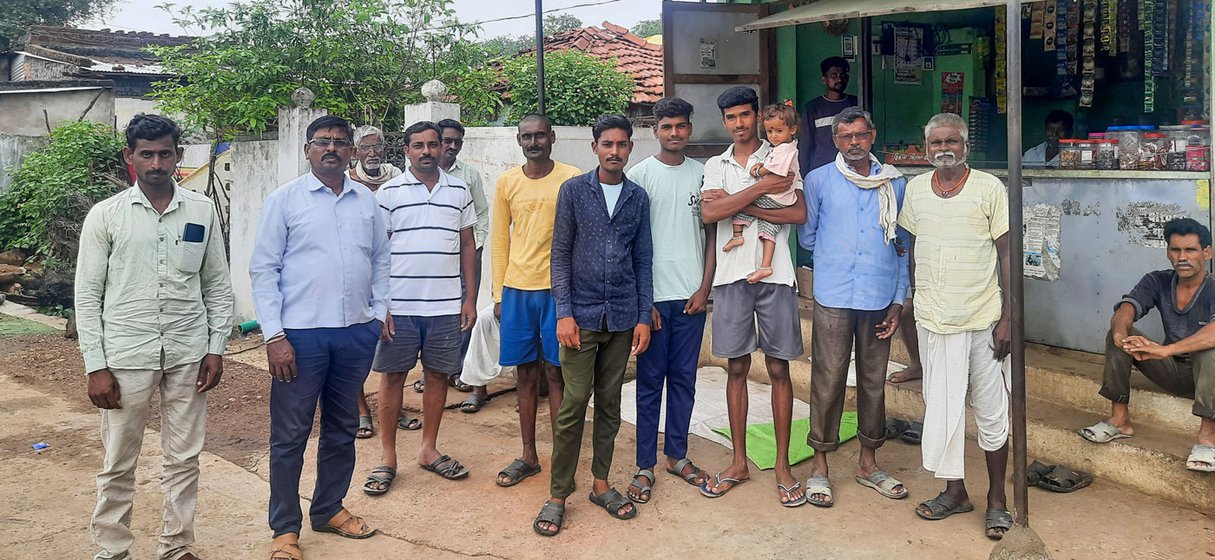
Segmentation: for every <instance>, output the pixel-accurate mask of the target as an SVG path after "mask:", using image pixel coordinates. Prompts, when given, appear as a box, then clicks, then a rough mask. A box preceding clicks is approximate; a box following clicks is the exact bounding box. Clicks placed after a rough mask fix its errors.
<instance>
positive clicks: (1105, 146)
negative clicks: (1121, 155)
mask: <svg viewBox="0 0 1215 560" xmlns="http://www.w3.org/2000/svg"><path fill="white" fill-rule="evenodd" d="M1096 167H1097V169H1118V141H1117V140H1097V165H1096Z"/></svg>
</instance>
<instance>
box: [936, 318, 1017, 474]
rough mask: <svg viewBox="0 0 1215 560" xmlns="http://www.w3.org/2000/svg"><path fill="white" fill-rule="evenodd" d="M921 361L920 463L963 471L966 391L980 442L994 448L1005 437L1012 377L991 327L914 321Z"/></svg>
mask: <svg viewBox="0 0 1215 560" xmlns="http://www.w3.org/2000/svg"><path fill="white" fill-rule="evenodd" d="M916 332H917V333H918V334H919V338H920V360H921V362H922V363H923V365H924V381H923V384H924V386H923V394H924V433H923V436H922V439H921V443H920V447H921V453H922V454H923V461H924V468H925V469H927V470H929V471H932V472H933V473H934V474H935V475H936V478H940V479H945V480H960V479H962V478H965V476H966V468H965V466H966V465H965V443H966V397H967V393H969V394H970V407H971V410H972V411H973V412H974V416H975V424H976V426H977V427H978V429H979V437H978V439H979V447H980V448H982V449H983V450H984V451H996V450H998V449H1000V448H1001V447H1003V446H1004V444H1005V442H1007V441H1008V430H1009V419H1008V410H1009V394H1010V392H1009V388H1010V379H1009V378H1008V373H1007V371H1006V368H1004V367H1003V365H1004V364H1003V363H1001V362H999V361H997V360H996V359H995V355H994V353H995V350H994V348H993V346H994V343H993V340H992V328H988V329H984V330H977V331H967V332H962V333H955V334H939V333H935V332H932V331H930V330H928V329H925V328H923V327H922V326H920V324H919V323H918V322H917V323H916Z"/></svg>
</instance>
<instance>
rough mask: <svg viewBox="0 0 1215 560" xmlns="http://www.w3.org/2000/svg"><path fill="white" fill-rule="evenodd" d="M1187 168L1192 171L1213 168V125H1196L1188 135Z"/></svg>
mask: <svg viewBox="0 0 1215 560" xmlns="http://www.w3.org/2000/svg"><path fill="white" fill-rule="evenodd" d="M1185 160H1186V169H1188V170H1190V171H1210V170H1211V127H1209V126H1207V125H1205V124H1203V125H1197V124H1196V125H1194V126H1192V127H1191V128H1190V130H1189V133H1188V135H1187V136H1186V147H1185Z"/></svg>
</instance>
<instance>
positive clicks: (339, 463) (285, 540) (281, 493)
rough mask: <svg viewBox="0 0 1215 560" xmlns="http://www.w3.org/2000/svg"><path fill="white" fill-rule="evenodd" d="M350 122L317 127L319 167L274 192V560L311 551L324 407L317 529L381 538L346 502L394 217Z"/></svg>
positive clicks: (262, 245)
mask: <svg viewBox="0 0 1215 560" xmlns="http://www.w3.org/2000/svg"><path fill="white" fill-rule="evenodd" d="M351 136H352V130H351V127H350V123H348V122H346V120H345V119H341V118H338V117H332V116H325V117H321V118H319V119H316V120H315V121H313V122H312V124H310V125H308V130H307V138H308V143H307V145H306V146H305V147H304V153H305V154H307V156H308V162H309V163H310V164H311V167H312V169H311V171H309V172H308V173H306V174H304V175H301V176H300V177H298V178H296V179H294V180H292V181H290V182H288V183H287V184H285V185H283V186H281V187H279V188H278V189H277V190H275V191H274V192H273V193H270V196H268V197H266V201H265V203H264V204H263V205H262V212H261V218H260V219H259V220H258V225H257V239H256V241H255V243H254V247H253V257H252V258H251V259H250V261H249V276H250V277H251V279H252V281H253V302H254V307H255V308H256V311H257V320H258V322H260V323H261V325H262V332H263V333H264V335H265V338H266V356H267V358H268V359H269V362H270V375H271V376H273V378H274V381H273V382H272V383H271V386H270V512H269V513H270V528H271V529H273V530H274V542H273V543H272V544H271V554H272V555H273V557H274V558H299V557H300V556H301V553H300V548H299V532H300V526H301V524H302V522H303V514H302V513H301V511H300V494H299V485H300V471H301V470H302V469H303V467H304V448H305V447H306V446H307V444H308V435H309V433H311V432H312V423H313V419H314V417H315V416H316V407H317V402H318V401H319V402H320V405H321V423H320V425H321V433H320V441H319V442H318V445H319V448H318V450H317V466H316V473H317V474H316V488H315V490H313V492H312V505H311V506H310V508H309V512H308V517H309V519H310V521H311V523H312V530H314V531H321V532H329V533H337V534H338V535H341V536H343V537H348V538H355V539H362V538H367V537H370V536H372V535H373V534H375V530H374V529H371V528H370V527H368V526H367V523H366V522H365V521H363V519H362V518H361V517H358V516H355V515H353V514H351V513H350V512H349V511H347V510H346V509H345V508H344V507H342V500H343V499H344V498H345V497H346V489H347V488H349V487H350V477H351V474H352V473H353V472H354V435H355V432H356V430H357V429H358V426H359V418H358V404H357V400H358V398H359V395H360V394H361V390H362V388H363V382H364V381H365V380H366V379H367V372H368V371H369V370H370V369H371V360H372V357H373V356H374V354H375V346H376V341H377V340H378V339H379V338H380V334H381V326H382V322H381V318H383V317H385V315H386V314H387V312H388V275H389V247H388V223H387V220H386V217H385V215H384V213H383V212H382V211H381V210H380V206H379V204H378V203H377V202H376V199H375V195H374V194H372V192H371V191H370V190H368V189H367V187H365V186H363V185H362V184H360V183H358V182H356V181H354V180H353V179H351V178H349V177H347V176H346V175H345V173H344V172H345V171H346V168H347V167H348V164H349V163H350V157H351V155H352V154H353V153H354V144H353V143H352V142H351Z"/></svg>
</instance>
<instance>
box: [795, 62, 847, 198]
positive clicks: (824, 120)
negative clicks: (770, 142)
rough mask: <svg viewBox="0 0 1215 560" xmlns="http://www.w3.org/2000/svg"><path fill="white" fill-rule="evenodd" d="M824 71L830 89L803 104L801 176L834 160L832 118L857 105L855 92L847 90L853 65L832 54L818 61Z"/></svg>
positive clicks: (826, 84) (835, 150) (799, 151)
mask: <svg viewBox="0 0 1215 560" xmlns="http://www.w3.org/2000/svg"><path fill="white" fill-rule="evenodd" d="M819 70H820V71H822V73H823V85H824V86H826V87H827V91H826V92H824V93H823V94H822V95H820V96H818V97H815V98H814V99H812V100H810V102H809V103H806V105H805V106H804V107H802V115H801V116H802V127H803V129H802V133H801V134H800V136H801V139H800V140H799V141H798V145H797V153H798V159H797V163H798V165H799V166H801V172H802V177H805V176H806V175H809V174H810V172H811V171H814V170H815V169H816V168H818V167H822V166H823V165H826V164H828V163H834V162H835V154H837V153H839V150H837V149H836V148H835V140H834V139H833V138H832V137H831V122H832V121H833V120H835V116H836V115H838V114H840V111H843V110H844V109H847V108H848V107H856V106H857V102H856V96H855V95H848V94H846V93H844V90H846V89H848V72H850V71H851V70H852V67H851V65H849V64H848V61H847V60H844V59H843V58H842V57H838V56H832V57H828V58H825V59H823V61H822V63H820V64H819Z"/></svg>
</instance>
